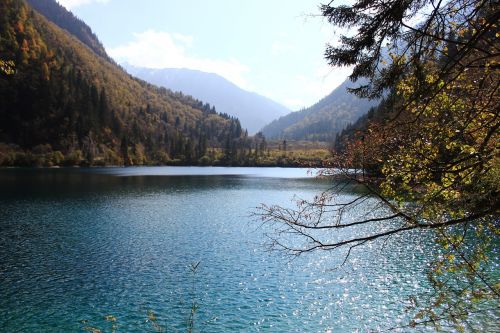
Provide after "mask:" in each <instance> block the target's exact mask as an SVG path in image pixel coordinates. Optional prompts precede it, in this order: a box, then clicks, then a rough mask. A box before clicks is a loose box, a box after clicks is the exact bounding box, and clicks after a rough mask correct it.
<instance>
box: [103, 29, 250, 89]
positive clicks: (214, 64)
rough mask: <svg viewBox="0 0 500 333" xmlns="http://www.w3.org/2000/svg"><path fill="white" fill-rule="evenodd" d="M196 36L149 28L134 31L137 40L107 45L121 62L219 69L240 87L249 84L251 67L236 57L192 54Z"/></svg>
mask: <svg viewBox="0 0 500 333" xmlns="http://www.w3.org/2000/svg"><path fill="white" fill-rule="evenodd" d="M192 44H193V38H192V37H191V36H186V35H182V34H177V33H168V32H162V31H155V30H148V31H145V32H141V33H136V34H134V40H133V41H130V42H128V43H127V44H125V45H121V46H117V47H114V48H110V49H108V50H107V51H108V53H109V54H110V55H111V57H113V58H114V59H115V60H116V61H118V62H128V63H129V64H131V65H133V66H138V67H148V68H189V69H197V70H200V71H204V72H210V73H216V74H219V75H220V76H223V77H224V78H226V79H228V80H229V81H231V82H233V83H235V84H237V85H238V86H240V87H243V88H248V85H247V81H246V79H245V78H244V75H245V73H247V72H249V68H248V67H246V66H245V65H243V64H241V63H240V62H239V61H237V60H236V59H226V60H219V59H209V58H203V57H198V56H195V55H192V54H189V52H188V51H189V50H188V49H189V48H191V46H192Z"/></svg>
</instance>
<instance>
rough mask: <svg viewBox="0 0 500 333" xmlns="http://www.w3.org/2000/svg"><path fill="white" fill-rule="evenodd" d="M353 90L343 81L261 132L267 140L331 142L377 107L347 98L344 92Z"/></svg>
mask: <svg viewBox="0 0 500 333" xmlns="http://www.w3.org/2000/svg"><path fill="white" fill-rule="evenodd" d="M353 86H355V84H354V83H352V82H351V81H349V80H346V81H344V82H343V83H342V84H341V85H340V86H339V87H337V88H336V89H335V90H334V91H332V93H331V94H330V95H328V96H326V97H324V98H323V99H321V100H320V101H319V102H318V103H316V104H314V105H313V106H311V107H309V108H307V109H304V110H301V111H297V112H292V113H290V114H288V115H286V116H284V117H281V118H279V119H277V120H275V121H273V122H271V123H270V124H268V125H267V126H265V127H264V128H263V130H262V132H263V134H264V135H265V136H266V137H268V138H271V139H294V140H317V141H331V140H333V138H335V135H336V134H337V133H339V132H340V131H341V130H342V129H344V128H345V127H346V126H347V125H348V124H350V123H353V122H354V121H356V120H357V119H358V118H359V117H361V116H362V115H364V114H365V113H366V112H368V110H369V109H370V108H371V107H373V106H375V105H377V102H376V101H369V100H367V99H361V98H358V97H356V96H355V95H353V94H350V93H349V92H348V91H347V88H349V87H353Z"/></svg>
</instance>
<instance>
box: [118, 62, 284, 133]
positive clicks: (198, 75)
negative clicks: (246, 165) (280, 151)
mask: <svg viewBox="0 0 500 333" xmlns="http://www.w3.org/2000/svg"><path fill="white" fill-rule="evenodd" d="M124 68H125V69H126V70H127V71H128V72H129V73H130V74H132V75H134V76H137V77H138V78H141V79H143V80H145V81H147V82H149V83H152V84H156V85H159V86H163V87H166V88H168V89H171V90H174V91H181V92H183V93H185V94H189V95H192V96H193V97H195V98H197V99H201V100H202V101H204V102H207V103H210V104H212V105H214V106H215V107H216V108H217V110H218V111H219V112H223V113H227V114H229V115H231V116H233V117H237V118H238V119H239V120H240V121H241V125H242V126H243V127H244V128H246V129H248V131H249V132H250V134H255V133H257V132H258V131H259V130H260V129H262V127H264V126H265V125H266V124H268V123H269V122H271V121H273V120H274V119H277V118H279V117H281V116H283V115H285V114H287V113H289V112H290V110H289V109H287V108H286V107H285V106H283V105H281V104H278V103H276V102H275V101H273V100H270V99H269V98H267V97H264V96H261V95H258V94H256V93H253V92H249V91H246V90H243V89H241V88H240V87H238V86H236V85H235V84H233V83H232V82H229V81H228V80H226V79H224V78H223V77H221V76H219V75H217V74H213V73H206V72H201V71H197V70H191V69H185V68H182V69H181V68H163V69H152V68H138V67H134V66H131V65H124Z"/></svg>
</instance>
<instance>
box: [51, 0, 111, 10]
mask: <svg viewBox="0 0 500 333" xmlns="http://www.w3.org/2000/svg"><path fill="white" fill-rule="evenodd" d="M109 1H110V0H57V2H59V3H60V4H61V5H63V6H64V7H66V8H68V9H71V8H74V7H78V6H82V5H87V4H90V3H94V2H96V3H106V2H109Z"/></svg>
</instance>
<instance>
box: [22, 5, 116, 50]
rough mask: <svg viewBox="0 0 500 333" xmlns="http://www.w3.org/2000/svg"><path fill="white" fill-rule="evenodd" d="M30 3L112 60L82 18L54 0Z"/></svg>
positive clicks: (92, 48)
mask: <svg viewBox="0 0 500 333" xmlns="http://www.w3.org/2000/svg"><path fill="white" fill-rule="evenodd" d="M26 1H27V2H28V4H29V5H30V6H31V7H32V8H33V9H35V10H36V11H37V12H39V13H40V14H42V15H43V16H45V17H46V18H47V19H48V20H49V21H51V22H52V23H54V24H56V25H57V26H58V27H59V28H61V29H64V30H66V31H68V32H69V33H70V34H72V35H73V36H75V37H76V38H78V39H79V40H80V41H81V42H82V43H83V44H85V45H87V46H88V47H89V48H90V49H91V50H92V51H94V52H95V53H96V54H97V55H98V56H101V57H103V58H106V59H108V60H110V59H111V58H109V56H108V55H107V53H106V50H105V49H104V46H103V45H102V43H101V42H100V41H99V39H98V38H97V36H96V35H95V34H94V33H93V32H92V30H91V29H90V27H89V26H88V25H87V24H85V22H83V21H82V20H80V19H79V18H77V17H76V16H75V15H73V13H72V12H70V11H68V10H66V8H64V7H63V6H61V5H60V4H59V3H57V2H55V1H54V0H26Z"/></svg>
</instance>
